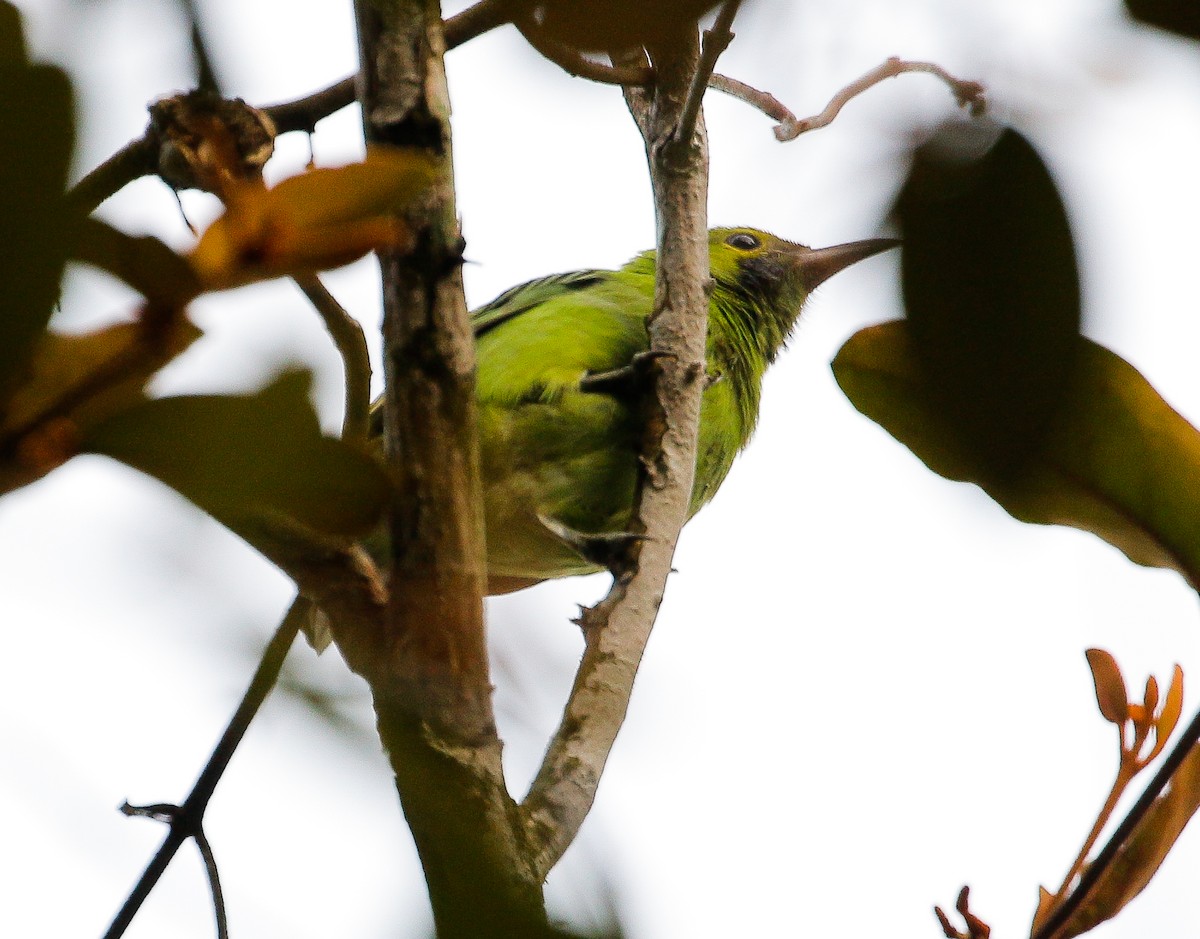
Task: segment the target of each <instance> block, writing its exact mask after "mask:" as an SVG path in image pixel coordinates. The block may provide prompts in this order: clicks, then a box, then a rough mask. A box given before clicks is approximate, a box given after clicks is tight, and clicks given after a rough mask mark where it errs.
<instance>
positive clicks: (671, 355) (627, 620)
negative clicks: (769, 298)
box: [522, 32, 710, 876]
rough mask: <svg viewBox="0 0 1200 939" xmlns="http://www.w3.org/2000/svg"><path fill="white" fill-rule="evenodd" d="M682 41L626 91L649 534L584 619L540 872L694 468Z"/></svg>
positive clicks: (699, 184)
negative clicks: (654, 362) (652, 262)
mask: <svg viewBox="0 0 1200 939" xmlns="http://www.w3.org/2000/svg"><path fill="white" fill-rule="evenodd" d="M680 40H681V41H680V44H679V45H678V46H676V47H674V48H673V49H672V50H670V51H665V52H663V51H655V52H652V57H653V58H652V61H653V65H654V68H655V74H656V75H657V80H656V82H655V84H654V86H652V87H651V88H649V89H644V90H643V89H640V88H628V87H627V88H626V89H625V94H626V100H627V102H628V104H629V107H630V110H631V112H632V113H633V116H634V118H635V120H636V121H637V124H638V126H639V129H640V130H641V132H642V136H643V139H644V140H645V144H646V153H647V158H648V161H649V163H650V175H651V181H652V183H653V188H654V199H655V211H656V216H657V222H658V233H659V234H658V274H657V282H656V290H655V313H654V315H653V316H652V318H651V320H650V323H649V330H650V341H651V349H652V350H653V352H654V353H655V354H656V355H658V356H660V361H659V363H658V365H659V371H658V377H657V381H656V383H655V389H654V395H653V399H652V400H651V401H648V402H647V409H648V412H649V413H648V414H647V418H646V422H645V424H644V426H645V428H646V430H645V440H644V442H643V465H644V471H643V478H642V480H641V483H640V486H639V496H638V503H637V509H636V512H635V515H634V520H633V524H632V525H631V526H630V527H631V530H633V531H635V532H644V533H645V534H646V537H645V538H644V539H641V540H637V541H633V542H631V546H630V551H631V554H632V555H633V556H632V557H631V559H630V561H631V567H630V573H629V574H627V575H623V576H619V577H617V578H616V579H615V580H614V582H613V587H612V590H611V591H610V592H609V594H608V596H607V597H605V598H604V600H603V601H601V602H600V604H599V605H597V606H596V607H594V608H593V609H591V610H586V611H584V613H583V615H582V617H581V621H580V622H581V625H582V626H583V628H584V634H585V637H586V640H587V645H586V648H585V650H584V654H583V661H582V662H581V663H580V666H579V671H578V673H577V675H576V677H575V685H574V687H573V688H572V691H571V697H570V699H569V700H568V702H567V705H566V708H565V710H564V713H563V719H562V723H561V724H560V726H559V728H558V731H557V732H556V733H555V736H554V738H553V740H552V741H551V743H550V747H549V749H548V751H547V753H546V756H545V759H544V761H543V763H542V767H541V769H540V770H539V772H538V775H537V778H536V779H535V780H534V783H533V786H532V788H531V789H530V792H529V795H528V796H527V797H526V799H525V801H524V803H523V805H522V813H523V816H524V820H525V824H526V825H527V827H528V829H529V833H530V837H531V838H532V839H533V841H534V845H535V850H536V855H535V857H536V866H537V871H538V873H539V875H542V876H544V875H545V874H546V872H548V871H549V870H550V868H551V867H553V866H554V864H555V863H556V862H557V860H558V859H559V858H560V857H561V856H562V854H563V852H564V851H565V850H566V849H567V847H568V846H569V845H570V843H571V841H572V840H573V839H574V837H575V835H576V834H577V832H578V830H579V827H580V825H581V824H582V822H583V820H584V818H585V817H586V815H587V813H588V811H589V809H590V808H591V805H592V802H593V800H594V799H595V795H596V788H597V786H598V785H599V782H600V777H601V774H602V772H603V770H604V765H605V763H606V761H607V759H608V755H609V752H610V751H611V749H612V745H613V742H614V741H615V739H616V735H617V732H618V731H619V730H620V727H621V723H622V722H623V720H624V717H625V713H626V710H627V709H628V706H629V696H630V694H631V692H632V689H633V681H634V677H635V675H636V674H637V669H638V665H639V663H640V662H641V657H642V653H643V651H644V649H645V647H646V642H647V641H648V640H649V637H650V631H651V629H652V627H653V624H654V618H655V616H656V614H657V612H658V608H659V605H660V603H661V602H662V596H663V590H664V589H665V586H666V580H667V576H668V574H669V573H670V570H671V558H672V556H673V554H674V549H675V542H676V540H677V538H678V535H679V530H680V528H681V527H682V526H683V523H684V521H685V520H686V517H687V512H688V504H689V501H690V496H691V491H692V481H693V476H694V473H695V466H696V433H697V428H698V426H699V417H700V396H701V393H702V391H703V390H704V387H705V384H706V376H705V365H704V342H705V338H704V337H705V330H706V326H707V318H708V295H707V286H708V282H709V277H710V275H709V261H708V238H707V218H706V201H707V192H708V148H707V142H706V135H705V131H704V123H703V119H702V118H701V119H698V120H697V125H696V133H695V135H694V136H693V137H692V138H691V139H689V140H686V141H678V140H676V139H675V136H674V135H675V131H676V128H677V127H679V125H680V120H681V117H682V115H683V111H684V107H685V102H686V100H687V98H688V91H689V88H690V87H691V84H692V78H693V76H694V75H695V73H696V69H697V67H698V60H699V48H698V42H697V37H696V35H695V33H694V32H692V33H690V34H689V35H688V36H686V37H680Z"/></svg>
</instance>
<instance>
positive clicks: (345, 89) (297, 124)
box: [263, 75, 354, 134]
mask: <svg viewBox="0 0 1200 939" xmlns="http://www.w3.org/2000/svg"><path fill="white" fill-rule="evenodd" d="M353 103H354V76H353V75H350V76H348V77H346V78H343V79H342V80H341V81H339V82H336V83H334V84H332V85H330V86H329V87H328V88H322V89H321V90H320V91H317V92H314V93H313V94H311V95H305V96H304V97H303V98H297V99H296V100H295V101H284V102H282V103H280V104H272V105H269V106H267V107H265V108H263V111H265V112H266V114H267V116H268V117H270V118H271V120H272V121H274V122H275V129H276V130H277V131H278V132H279V133H281V134H286V133H288V132H290V131H294V130H302V131H304V132H305V133H309V134H311V133H312V132H313V131H314V130H316V127H317V123H318V122H320V121H321V120H323V119H324V118H327V117H329V115H331V114H333V113H335V112H337V111H340V110H341V109H342V108H345V107H349V106H350V105H351V104H353Z"/></svg>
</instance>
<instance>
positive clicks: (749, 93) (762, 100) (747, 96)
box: [708, 72, 797, 124]
mask: <svg viewBox="0 0 1200 939" xmlns="http://www.w3.org/2000/svg"><path fill="white" fill-rule="evenodd" d="M708 87H709V88H714V89H716V90H717V91H723V92H724V93H725V94H727V95H732V96H733V97H735V98H737V99H738V100H739V101H744V102H746V104H748V105H750V106H751V107H754V108H758V110H760V111H762V113H763V114H765V115H766V116H767V117H769V118H771V120H773V121H777V122H779V123H780V124H785V123H795V121H796V120H797V118H796V115H795V114H793V113H792V112H791V111H790V110H789V109H788V108H787V106H786V105H784V103H783V102H782V101H780V100H779V99H778V98H776V97H775V96H774V95H773V94H770V93H769V92H766V91H759V90H758V89H757V88H755V87H754V86H753V85H747V84H746V83H745V82H743V81H738V80H737V79H736V78H730V77H729V76H728V75H722V74H720V73H719V72H714V73H713V76H712V77H711V78H710V79H709V80H708Z"/></svg>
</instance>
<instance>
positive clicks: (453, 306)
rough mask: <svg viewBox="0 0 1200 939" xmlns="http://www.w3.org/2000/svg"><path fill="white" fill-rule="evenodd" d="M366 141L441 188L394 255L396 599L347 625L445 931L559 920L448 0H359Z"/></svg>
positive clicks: (389, 289)
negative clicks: (540, 802)
mask: <svg viewBox="0 0 1200 939" xmlns="http://www.w3.org/2000/svg"><path fill="white" fill-rule="evenodd" d="M356 12H357V16H358V27H359V37H360V45H361V49H362V60H363V65H362V69H361V70H360V73H359V82H360V84H359V96H360V99H361V101H362V105H363V121H364V125H365V132H366V136H367V138H368V140H370V141H372V142H374V143H382V144H392V145H397V146H406V147H417V148H421V149H423V150H425V151H426V152H427V153H429V154H430V155H431V156H433V157H434V158H435V159H436V160H438V161H439V162H440V163H441V164H442V167H443V170H444V173H443V180H444V182H443V184H442V185H441V186H440V187H437V188H436V190H435V192H434V193H433V195H432V197H431V198H430V200H429V201H428V202H427V203H426V204H425V205H423V206H422V207H421V208H420V209H418V210H416V211H414V213H413V217H410V218H409V219H408V222H409V224H410V226H411V227H412V229H413V231H414V232H415V233H416V243H417V247H416V248H415V250H414V251H413V252H412V253H410V254H407V255H399V254H392V255H386V256H383V257H381V258H380V262H381V266H382V270H383V279H384V284H383V291H384V324H383V331H384V343H385V353H384V366H385V370H386V371H385V375H386V381H387V385H386V393H385V403H384V426H385V437H386V444H387V453H388V458H389V462H390V465H391V467H392V470H393V473H394V475H395V477H396V480H397V487H396V491H397V497H396V499H395V502H394V504H393V507H392V512H391V520H390V528H391V543H392V557H391V577H390V591H389V594H390V599H389V603H388V607H387V611H386V614H385V621H384V623H383V624H382V626H383V628H382V631H381V632H380V633H376V632H371V631H363V630H361V629H355V628H353V627H354V625H355V624H354V623H353V622H349V623H346V622H343V623H339V622H338V621H337V620H336V619H335V620H334V622H333V630H334V636H335V637H336V639H337V641H338V644H339V646H341V648H342V651H343V653H344V654H345V656H346V659H347V661H348V662H349V664H350V665H351V667H352V668H353V669H354V670H355V671H357V672H358V673H359V674H361V675H363V676H364V677H365V678H366V679H367V681H368V682H369V683H370V685H371V690H372V694H373V697H374V702H375V710H376V715H377V717H378V727H379V733H380V737H381V739H382V741H383V744H384V746H385V748H386V749H387V752H388V756H389V758H390V760H391V766H392V770H393V773H394V774H395V779H396V788H397V791H398V792H399V795H400V801H401V803H402V805H403V807H404V812H405V815H406V817H407V819H408V822H409V826H410V827H411V829H412V833H413V837H414V839H415V841H416V845H417V850H418V852H419V854H420V856H421V862H422V865H423V867H424V870H425V877H426V881H427V883H428V887H429V893H430V899H431V902H432V904H433V913H434V919H435V922H436V925H437V930H438V935H439V937H442V939H447V937H455V936H464V937H466V936H470V937H489V936H509V935H521V934H524V933H526V932H527V931H528V930H529V929H530V928H535V927H537V926H538V925H540V924H542V923H544V919H545V914H544V911H543V906H542V897H541V879H540V878H537V877H534V876H533V874H532V870H531V869H530V867H529V865H528V864H526V863H524V860H523V857H524V852H523V851H522V850H521V845H520V844H519V843H518V834H517V832H518V827H517V825H516V824H515V820H516V807H515V804H514V803H513V802H512V800H511V799H510V797H509V796H508V793H507V791H506V789H505V785H504V777H503V772H502V769H501V762H500V741H499V738H498V736H497V734H496V728H495V721H494V717H493V714H492V704H491V683H490V677H489V674H488V661H487V651H486V646H485V643H484V623H483V603H482V599H481V596H482V593H483V591H484V589H485V587H486V583H487V575H486V569H485V563H484V542H483V537H484V536H483V512H482V506H481V499H480V484H479V455H478V447H477V443H476V414H475V399H474V364H475V362H474V341H473V336H472V332H471V329H470V325H469V321H468V317H467V311H466V303H465V301H464V298H463V292H462V279H461V274H460V266H461V257H462V241H461V237H460V235H459V230H458V221H457V214H456V209H455V203H454V192H453V188H452V183H451V140H450V125H449V113H450V105H449V99H448V95H447V90H446V80H445V72H444V68H443V62H442V56H443V54H444V52H445V43H444V37H443V34H442V21H441V15H440V10H439V6H438V3H437V0H357V3H356Z"/></svg>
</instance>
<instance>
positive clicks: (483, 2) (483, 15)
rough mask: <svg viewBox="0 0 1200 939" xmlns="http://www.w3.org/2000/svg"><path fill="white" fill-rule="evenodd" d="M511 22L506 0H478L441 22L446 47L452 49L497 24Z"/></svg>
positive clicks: (510, 12)
mask: <svg viewBox="0 0 1200 939" xmlns="http://www.w3.org/2000/svg"><path fill="white" fill-rule="evenodd" d="M510 22H512V11H511V10H509V2H508V0H480V2H479V3H477V4H475V5H474V6H471V7H467V8H466V9H465V10H463V11H462V12H461V13H458V14H456V15H454V16H452V17H450V19H448V20H446V21H445V22H444V23H443V24H442V31H443V32H444V34H445V37H446V49H447V50H450V49H454V48H457V47H458V46H461V45H462V44H463V43H464V42H467V41H469V40H471V39H474V38H475V37H476V36H480V35H482V34H483V33H486V32H489V31H490V30H493V29H495V28H496V27H498V26H504V25H506V24H507V23H510Z"/></svg>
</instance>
